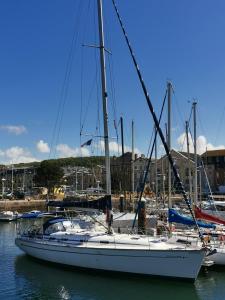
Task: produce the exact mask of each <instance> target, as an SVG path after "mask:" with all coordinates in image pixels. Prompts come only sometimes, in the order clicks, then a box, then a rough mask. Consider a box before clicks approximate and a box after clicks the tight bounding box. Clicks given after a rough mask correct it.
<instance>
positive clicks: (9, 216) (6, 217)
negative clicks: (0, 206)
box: [0, 178, 20, 222]
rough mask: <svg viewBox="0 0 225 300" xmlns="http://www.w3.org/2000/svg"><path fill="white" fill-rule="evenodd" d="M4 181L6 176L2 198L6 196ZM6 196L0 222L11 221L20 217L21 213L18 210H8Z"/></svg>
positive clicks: (0, 213)
mask: <svg viewBox="0 0 225 300" xmlns="http://www.w3.org/2000/svg"><path fill="white" fill-rule="evenodd" d="M4 182H5V178H2V198H4ZM6 206H7V204H6V198H5V207H4V210H3V211H1V212H0V222H11V221H15V220H17V219H18V218H19V216H20V214H19V213H18V212H13V211H10V210H7V207H6Z"/></svg>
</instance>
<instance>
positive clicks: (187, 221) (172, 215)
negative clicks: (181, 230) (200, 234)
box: [169, 208, 216, 229]
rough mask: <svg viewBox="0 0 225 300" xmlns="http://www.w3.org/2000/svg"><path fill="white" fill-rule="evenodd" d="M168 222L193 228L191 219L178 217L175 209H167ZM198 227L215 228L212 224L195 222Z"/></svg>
mask: <svg viewBox="0 0 225 300" xmlns="http://www.w3.org/2000/svg"><path fill="white" fill-rule="evenodd" d="M169 222H170V223H181V224H184V225H188V226H195V221H194V220H193V219H192V218H191V217H186V216H182V215H180V214H179V213H178V212H177V211H176V210H175V209H171V208H170V209H169ZM197 224H198V226H199V227H203V228H213V229H215V228H216V226H215V225H214V224H207V223H204V222H202V221H197Z"/></svg>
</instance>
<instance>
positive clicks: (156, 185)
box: [155, 127, 158, 207]
mask: <svg viewBox="0 0 225 300" xmlns="http://www.w3.org/2000/svg"><path fill="white" fill-rule="evenodd" d="M155 200H156V207H157V206H158V170H157V129H156V127H155Z"/></svg>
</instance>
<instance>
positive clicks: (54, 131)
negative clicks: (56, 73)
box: [49, 0, 82, 158]
mask: <svg viewBox="0 0 225 300" xmlns="http://www.w3.org/2000/svg"><path fill="white" fill-rule="evenodd" d="M81 3H82V1H81V0H80V2H79V5H78V10H77V14H76V18H75V20H76V22H75V24H74V32H73V36H72V42H71V46H70V50H69V55H68V58H67V62H66V71H65V75H64V79H63V84H62V89H61V93H60V98H59V104H58V109H57V116H56V121H55V124H54V128H53V136H52V140H51V143H50V153H49V158H50V157H51V155H52V151H53V145H54V142H57V136H58V135H57V130H58V128H59V127H60V111H61V110H62V108H63V106H64V104H63V102H64V100H63V95H64V89H65V85H66V81H67V74H68V68H69V65H70V60H71V51H72V49H73V45H74V41H75V36H76V32H77V36H78V30H77V31H76V29H77V28H78V27H79V26H78V24H79V20H80V15H81V13H80V11H81Z"/></svg>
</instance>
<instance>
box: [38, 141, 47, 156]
mask: <svg viewBox="0 0 225 300" xmlns="http://www.w3.org/2000/svg"><path fill="white" fill-rule="evenodd" d="M36 147H37V149H38V151H39V152H41V153H49V152H50V148H49V146H48V143H45V142H44V141H43V140H40V141H39V142H37V145H36Z"/></svg>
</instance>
